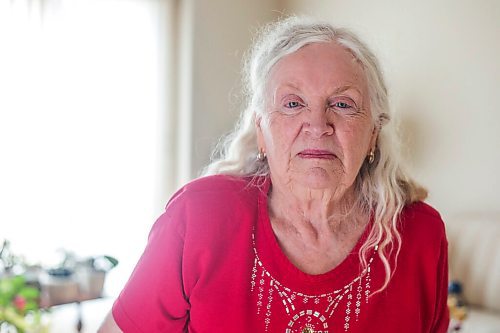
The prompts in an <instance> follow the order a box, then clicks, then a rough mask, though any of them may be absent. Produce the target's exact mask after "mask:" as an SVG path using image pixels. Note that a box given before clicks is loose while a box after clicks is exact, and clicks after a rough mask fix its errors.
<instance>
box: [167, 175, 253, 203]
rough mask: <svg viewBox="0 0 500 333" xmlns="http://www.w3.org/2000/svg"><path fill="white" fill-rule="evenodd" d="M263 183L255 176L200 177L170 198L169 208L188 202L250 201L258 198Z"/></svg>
mask: <svg viewBox="0 0 500 333" xmlns="http://www.w3.org/2000/svg"><path fill="white" fill-rule="evenodd" d="M261 183H262V182H261V181H259V180H256V179H255V178H249V177H241V176H232V175H212V176H205V177H200V178H197V179H194V180H192V181H190V182H189V183H187V184H186V185H184V186H182V187H181V188H180V189H179V190H178V191H177V192H176V193H175V194H174V195H173V196H172V198H171V199H170V200H169V202H168V204H167V208H168V207H170V206H172V205H177V204H180V203H186V202H189V203H190V204H196V203H205V204H211V203H214V202H218V203H225V204H230V203H231V202H234V201H241V200H244V201H248V200H249V199H250V198H252V199H253V198H256V195H257V194H258V193H259V190H260V189H261V186H260V185H259V184H261Z"/></svg>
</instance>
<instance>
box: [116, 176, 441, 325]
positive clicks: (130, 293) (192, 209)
mask: <svg viewBox="0 0 500 333" xmlns="http://www.w3.org/2000/svg"><path fill="white" fill-rule="evenodd" d="M269 187H270V182H269V180H266V181H265V182H264V184H263V185H262V186H261V187H257V186H254V185H251V184H250V183H249V182H248V180H247V179H243V178H236V177H229V176H220V175H219V176H211V177H206V178H201V179H198V180H195V181H193V182H191V183H190V184H188V185H186V186H185V187H183V188H182V189H181V190H179V191H178V192H177V193H176V194H175V195H174V196H173V198H172V199H171V200H170V202H169V204H168V205H167V209H166V212H165V213H164V214H163V215H162V216H161V217H160V218H159V219H158V220H157V221H156V223H155V225H154V226H153V228H152V230H151V233H150V236H149V241H148V245H147V247H146V249H145V251H144V254H143V255H142V257H141V259H140V260H139V262H138V264H137V267H136V268H135V270H134V272H133V274H132V276H131V277H130V280H129V281H128V283H127V284H126V286H125V288H124V290H123V291H122V293H121V294H120V296H119V297H118V299H117V300H116V302H115V304H114V306H113V316H114V319H115V321H116V322H117V324H118V326H119V327H120V328H121V329H122V330H123V331H124V332H125V333H128V332H144V333H146V332H147V333H150V332H170V333H175V332H192V333H194V332H196V333H204V332H329V333H332V332H350V333H356V332H394V333H400V332H415V333H417V332H418V333H421V332H433V333H434V332H446V330H447V327H448V309H447V305H446V298H447V283H448V279H447V241H446V237H445V231H444V226H443V222H442V220H441V218H440V216H439V214H438V213H437V212H436V211H435V210H434V209H433V208H431V207H430V206H428V205H426V204H424V203H415V204H412V205H410V206H408V207H406V208H405V209H404V211H403V213H402V219H401V225H400V231H401V237H402V247H401V252H400V254H399V259H398V264H397V269H396V270H395V272H394V275H393V277H392V279H391V281H390V283H389V285H388V287H387V288H386V289H385V290H384V291H382V292H380V293H375V294H374V291H376V290H377V289H378V288H380V286H381V285H382V283H383V281H384V277H385V272H384V268H383V265H382V262H381V260H380V259H379V257H378V256H377V254H376V253H375V252H374V253H373V254H372V256H371V259H370V261H369V267H368V269H367V270H365V271H364V272H360V269H359V267H360V264H359V260H358V250H359V248H360V246H361V245H362V243H363V241H364V240H365V238H366V236H367V232H368V229H369V228H370V226H371V224H369V226H368V227H367V228H366V229H367V230H365V232H364V234H363V236H362V237H361V239H360V240H359V242H358V244H356V246H355V247H354V249H353V250H352V251H351V253H350V254H349V255H348V256H347V258H346V259H345V260H344V261H343V262H342V263H341V264H339V265H338V266H337V267H336V268H334V269H333V270H331V271H330V272H327V273H325V274H320V275H310V274H306V273H304V272H302V271H300V270H299V269H298V268H296V267H295V266H294V265H293V264H292V263H291V262H290V261H289V260H288V258H287V257H286V256H285V255H284V254H283V252H282V251H281V249H280V247H279V244H278V242H277V241H276V238H275V236H274V234H273V231H272V228H271V223H270V221H269V214H268V212H267V193H268V190H269ZM368 296H370V297H368Z"/></svg>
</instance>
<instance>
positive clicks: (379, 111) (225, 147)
mask: <svg viewBox="0 0 500 333" xmlns="http://www.w3.org/2000/svg"><path fill="white" fill-rule="evenodd" d="M332 42H334V43H337V44H338V45H341V46H342V47H344V48H345V49H346V50H348V51H349V52H350V53H351V54H352V55H353V56H354V57H355V58H356V59H357V61H358V62H359V64H360V65H361V67H362V68H363V71H364V74H365V75H366V79H367V82H368V93H369V100H370V108H371V113H372V121H373V124H374V125H375V126H377V128H378V129H379V134H378V138H377V142H376V148H375V160H374V161H373V163H369V162H368V161H365V162H364V163H363V165H362V166H361V169H360V171H359V174H358V175H357V178H356V181H355V191H356V197H357V201H356V202H355V204H354V206H353V207H351V211H353V212H356V213H359V214H363V215H365V216H370V215H372V216H373V219H374V226H373V228H372V229H371V231H370V233H369V235H368V237H367V239H366V241H365V242H364V244H363V245H362V246H361V248H360V251H359V257H360V262H361V265H362V269H364V268H365V267H366V266H367V262H368V256H369V255H370V253H371V251H372V250H373V249H374V248H375V246H376V245H378V251H377V253H378V255H379V257H380V259H381V260H382V262H383V264H384V267H385V271H386V278H385V282H384V285H383V286H382V287H381V288H380V289H379V290H382V289H384V288H385V287H386V286H387V284H388V283H389V280H390V278H391V276H392V274H393V273H394V270H395V269H396V262H397V261H396V260H394V265H391V263H390V260H389V258H390V255H391V253H393V251H395V252H394V253H395V258H397V255H398V253H399V250H400V248H401V237H400V234H399V232H398V230H397V225H398V221H399V216H400V213H401V211H402V209H403V207H404V206H405V205H406V204H408V203H411V202H414V201H418V200H423V199H424V198H425V197H426V195H427V192H426V191H425V189H423V188H422V187H420V186H419V185H417V184H416V183H415V182H414V181H413V180H412V179H411V178H410V177H409V176H408V174H407V173H406V172H405V171H404V170H403V168H402V167H401V163H400V160H399V146H398V142H399V141H398V140H397V136H396V132H395V128H394V126H386V125H387V124H388V123H389V121H390V119H391V117H390V113H389V102H388V96H387V89H386V85H385V82H384V78H383V75H382V72H381V70H380V66H379V64H378V61H377V59H376V57H375V56H374V54H373V53H372V52H371V51H370V50H369V49H368V47H367V46H366V45H365V44H364V43H363V42H361V40H359V38H358V37H356V35H354V34H353V33H352V32H350V31H348V30H346V29H343V28H334V27H333V26H332V25H330V24H329V23H326V22H318V21H316V20H313V19H309V18H303V17H295V16H294V17H289V18H286V19H283V20H280V21H277V22H273V23H271V24H269V25H267V26H265V27H264V28H263V29H262V30H261V31H260V33H259V34H257V38H256V41H255V43H254V45H253V47H252V48H251V50H250V52H249V53H248V54H247V58H246V61H245V66H244V83H245V93H246V97H247V105H246V108H245V109H244V110H243V112H242V113H241V117H240V120H239V121H238V123H237V124H236V127H235V129H234V131H233V132H232V133H231V134H229V135H228V136H226V137H225V139H224V140H223V141H221V143H220V144H219V146H218V148H217V150H216V154H217V153H218V154H219V155H218V156H217V157H216V158H214V159H213V161H212V162H211V163H210V164H209V165H208V166H207V167H206V168H205V170H204V174H205V175H209V174H230V175H236V176H246V177H254V178H255V179H256V178H257V177H258V176H268V175H269V166H268V164H267V162H266V161H261V160H259V159H257V158H256V155H257V153H258V147H257V132H256V127H255V120H256V118H257V117H262V116H263V115H264V112H265V98H264V96H265V89H266V83H267V80H268V76H269V73H270V72H271V69H272V67H273V66H274V65H275V64H276V63H277V62H278V61H280V59H282V58H283V57H285V56H286V55H289V54H291V53H294V52H296V51H297V50H299V49H300V48H302V47H304V46H305V45H308V44H312V43H332ZM214 156H216V155H214Z"/></svg>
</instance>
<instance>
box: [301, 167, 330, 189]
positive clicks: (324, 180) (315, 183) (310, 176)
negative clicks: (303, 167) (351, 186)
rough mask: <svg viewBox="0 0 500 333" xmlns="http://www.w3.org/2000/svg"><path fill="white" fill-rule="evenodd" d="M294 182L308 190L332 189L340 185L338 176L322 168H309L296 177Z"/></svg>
mask: <svg viewBox="0 0 500 333" xmlns="http://www.w3.org/2000/svg"><path fill="white" fill-rule="evenodd" d="M296 176H297V177H296V182H297V183H298V184H300V185H301V186H303V187H307V188H310V189H315V190H320V189H333V188H336V187H337V186H338V185H339V184H340V175H339V174H338V173H333V172H331V171H330V172H329V171H327V170H325V169H323V168H318V167H317V168H311V169H309V170H307V172H304V173H303V174H300V175H296Z"/></svg>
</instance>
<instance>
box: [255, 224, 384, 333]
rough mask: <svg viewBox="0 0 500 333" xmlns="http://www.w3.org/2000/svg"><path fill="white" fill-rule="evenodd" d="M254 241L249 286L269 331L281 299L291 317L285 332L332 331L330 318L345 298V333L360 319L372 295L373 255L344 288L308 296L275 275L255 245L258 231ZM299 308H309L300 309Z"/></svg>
mask: <svg viewBox="0 0 500 333" xmlns="http://www.w3.org/2000/svg"><path fill="white" fill-rule="evenodd" d="M252 241H253V249H254V253H255V259H254V265H253V268H252V278H251V282H250V286H251V287H250V289H251V291H252V292H257V302H256V313H257V315H258V316H261V317H262V318H263V321H264V324H265V331H266V332H267V331H268V330H269V325H270V323H271V318H272V313H273V312H272V310H273V303H275V302H278V301H279V302H278V303H277V304H281V306H283V307H284V310H285V313H286V314H287V315H288V316H289V317H290V320H289V321H288V324H287V327H286V328H285V329H284V332H285V333H295V332H299V333H303V332H308V333H329V332H330V333H331V332H332V330H331V327H329V323H328V321H329V319H331V318H332V317H333V316H334V315H335V314H337V313H338V307H339V304H341V303H342V301H345V313H344V314H343V316H344V326H343V328H344V330H345V331H346V332H347V331H348V330H349V328H350V326H351V325H352V321H353V320H355V321H358V319H359V316H360V314H361V306H362V304H363V303H365V304H367V303H368V298H369V295H370V288H371V284H370V282H371V277H370V276H371V263H372V262H373V258H374V256H373V255H372V256H371V258H370V259H369V261H368V265H367V267H366V268H365V269H364V270H363V271H362V272H361V273H360V274H359V276H357V277H355V278H353V280H352V281H351V282H349V283H348V284H346V285H345V286H344V287H342V288H339V289H336V290H332V291H331V292H328V293H324V294H318V295H309V294H305V293H302V292H299V291H294V290H291V289H290V288H288V287H287V286H285V285H283V284H282V283H281V282H280V281H278V280H277V279H276V278H275V277H273V276H272V275H271V273H269V271H268V270H267V269H266V268H265V267H264V264H263V263H262V261H261V260H260V258H259V254H258V252H257V248H256V246H255V234H252ZM374 250H375V251H374V253H375V252H376V251H377V250H378V246H375V248H374ZM309 304H311V306H313V307H314V308H315V309H321V308H322V309H323V310H321V311H318V310H312V309H307V307H308V305H309ZM299 308H300V309H302V308H306V309H304V310H300V311H299Z"/></svg>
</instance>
